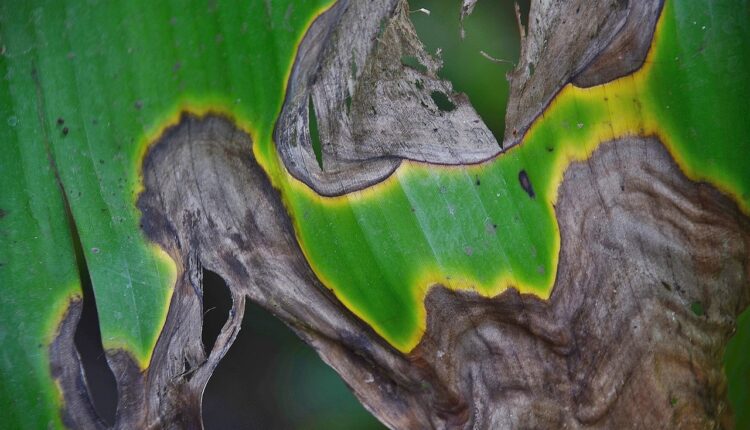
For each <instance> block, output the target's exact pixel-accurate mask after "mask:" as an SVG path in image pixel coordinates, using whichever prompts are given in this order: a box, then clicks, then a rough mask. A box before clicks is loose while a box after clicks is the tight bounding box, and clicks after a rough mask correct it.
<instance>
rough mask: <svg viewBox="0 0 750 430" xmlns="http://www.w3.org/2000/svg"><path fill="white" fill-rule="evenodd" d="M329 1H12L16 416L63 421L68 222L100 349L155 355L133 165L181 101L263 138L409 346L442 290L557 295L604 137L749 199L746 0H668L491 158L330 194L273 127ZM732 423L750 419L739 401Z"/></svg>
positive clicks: (372, 305) (4, 105) (735, 391)
mask: <svg viewBox="0 0 750 430" xmlns="http://www.w3.org/2000/svg"><path fill="white" fill-rule="evenodd" d="M331 2H332V1H331V0H320V1H312V0H310V1H294V0H274V1H251V2H239V1H233V0H226V1H210V2H207V3H206V2H202V1H193V0H189V1H181V0H180V1H178V0H167V1H164V2H156V3H155V2H150V1H145V0H116V1H107V2H103V1H96V0H92V1H86V2H84V1H75V0H74V1H69V2H52V1H43V0H37V1H29V2H22V1H18V2H4V3H2V4H0V43H2V46H1V47H0V50H1V51H2V57H0V71H2V74H1V75H0V76H2V78H3V80H2V81H1V82H0V112H1V113H2V117H0V121H1V122H0V124H2V126H0V138H1V139H2V142H0V145H2V149H3V157H0V169H2V170H0V174H1V176H2V179H0V181H2V188H1V190H2V192H1V193H0V241H2V245H1V246H0V285H2V293H3V294H2V296H0V345H1V346H2V352H0V358H2V361H0V377H1V378H2V379H1V380H0V411H2V412H0V414H2V415H1V416H2V423H3V424H6V423H9V424H8V427H11V428H15V427H28V428H39V427H45V426H48V425H49V426H52V427H59V426H60V425H61V424H60V421H59V417H58V414H57V410H58V409H59V407H60V402H61V400H60V396H59V392H58V390H57V388H56V387H55V386H54V383H53V381H52V379H51V375H50V370H49V365H48V358H47V349H48V346H49V342H50V341H51V339H52V337H53V336H54V334H55V330H56V327H57V323H58V322H59V321H60V318H61V317H62V315H63V313H64V310H65V307H66V305H67V302H68V301H69V300H70V299H71V298H72V297H74V296H75V295H79V294H80V286H79V276H78V273H77V267H78V266H77V264H76V257H75V253H74V251H73V240H74V237H73V235H72V234H71V232H72V231H73V230H72V229H71V225H74V226H75V227H76V228H77V232H78V234H79V239H80V243H81V246H82V250H83V255H82V258H84V259H85V262H86V264H87V266H88V268H89V270H90V276H91V280H92V283H93V289H94V293H95V295H96V301H97V305H98V308H99V316H100V325H101V331H102V340H103V344H104V347H105V348H107V349H112V348H122V349H124V350H126V351H128V352H129V353H130V354H131V355H132V356H133V357H134V358H135V359H136V360H137V362H138V363H139V364H140V365H141V366H142V367H146V366H147V365H148V362H149V359H150V356H151V353H152V350H153V347H154V344H155V342H156V338H157V336H158V334H159V331H160V330H161V327H162V325H163V322H164V318H165V316H166V311H167V306H168V303H169V299H170V295H171V291H172V285H173V283H174V279H175V276H176V268H175V265H174V263H173V262H172V261H171V259H170V258H169V257H168V256H167V255H166V253H165V252H164V251H163V250H160V249H159V248H157V247H156V246H154V245H153V244H150V243H148V241H147V240H146V239H145V237H144V236H143V234H142V232H141V230H140V228H139V217H140V214H139V213H138V211H137V209H136V207H135V200H136V198H137V193H138V192H139V190H140V186H141V185H140V177H139V169H140V163H141V161H142V157H143V154H144V152H145V149H146V146H147V145H148V144H149V143H152V142H153V141H154V140H155V139H156V138H158V136H159V135H160V133H161V132H162V131H163V130H164V129H165V128H166V127H168V126H169V125H171V124H174V123H175V122H176V121H177V119H178V116H179V113H180V112H181V111H185V110H188V111H192V112H195V113H199V114H200V113H206V112H209V111H214V112H220V113H224V114H227V115H229V116H231V117H232V118H234V119H235V120H236V122H237V124H238V126H240V127H241V128H243V129H245V130H247V131H248V132H249V133H250V134H251V136H252V137H253V140H254V143H255V146H254V149H255V153H256V156H257V157H258V160H259V162H260V163H261V165H262V166H263V167H264V168H265V169H266V171H267V173H268V174H269V176H270V177H271V179H272V181H273V182H274V184H275V185H276V186H277V187H279V188H280V189H281V190H282V192H283V197H284V199H285V200H286V203H287V204H288V206H289V208H290V212H291V216H292V218H293V221H294V225H295V228H296V229H297V234H298V238H299V240H300V244H301V247H302V249H303V251H304V252H305V254H306V256H307V257H308V259H309V260H310V263H311V265H312V267H313V268H314V269H315V271H316V273H317V274H318V275H319V277H320V278H321V279H322V280H323V281H324V282H325V283H326V285H327V286H328V287H329V288H331V289H332V290H333V291H334V293H335V294H336V295H337V297H339V299H340V300H341V301H342V302H343V303H344V304H345V305H346V306H348V307H349V308H350V309H351V310H352V311H353V312H354V313H355V314H357V315H359V316H360V317H361V318H362V319H363V320H364V321H365V322H367V323H368V324H370V325H371V326H372V327H373V328H374V329H375V330H376V331H377V332H378V333H379V334H381V335H382V336H383V337H384V338H385V339H386V340H388V341H389V342H391V343H392V344H393V345H394V346H395V347H397V348H399V349H401V350H402V351H409V350H410V349H411V348H412V347H413V346H414V345H416V343H417V342H418V341H419V339H420V336H421V334H422V331H423V329H424V317H425V315H424V307H423V303H422V299H423V297H424V295H425V293H426V289H427V288H429V287H430V286H431V285H432V284H433V283H436V282H440V283H443V284H445V285H448V286H449V287H452V288H464V289H474V290H475V291H477V292H478V293H480V294H483V295H488V296H490V295H494V294H497V293H499V292H501V291H502V290H504V289H505V288H507V287H515V288H519V289H521V290H523V291H525V292H530V293H535V294H537V295H539V296H540V297H547V296H548V295H549V293H550V290H551V288H552V285H553V283H554V276H555V272H556V270H557V267H556V266H557V255H558V251H559V247H560V243H559V232H558V229H557V224H556V221H555V217H554V211H553V206H552V204H553V203H554V201H555V198H556V190H557V186H558V184H559V182H560V180H561V175H562V173H563V172H564V169H565V168H566V167H567V165H568V164H569V163H570V162H571V161H573V160H581V159H585V158H587V157H588V156H589V155H590V154H591V153H592V152H593V151H594V150H595V149H596V147H597V145H598V144H599V143H601V142H602V141H606V140H611V139H612V138H615V137H620V136H626V135H644V134H655V135H658V136H659V137H660V138H661V139H662V141H663V142H664V143H665V144H666V145H667V147H668V148H669V150H670V151H671V153H672V154H673V156H674V157H675V159H676V160H677V162H678V163H679V164H680V166H681V167H682V168H683V170H684V171H685V172H686V173H687V174H688V175H689V176H690V177H691V178H693V179H695V180H703V181H707V182H710V183H712V184H714V185H716V186H718V187H719V188H721V189H722V190H724V191H725V192H727V193H729V194H730V195H731V196H733V197H734V198H735V199H736V201H737V202H738V203H739V204H740V205H741V207H743V209H744V210H745V211H746V212H747V211H748V208H749V207H750V168H748V157H747V152H748V150H749V149H750V144H749V143H748V138H747V136H748V135H750V121H748V120H747V112H746V109H745V105H746V103H747V102H746V100H748V97H750V87H749V85H750V81H749V80H748V79H747V76H748V70H749V69H750V64H749V63H750V52H749V51H750V44H748V43H747V40H748V39H749V36H750V35H749V34H748V32H749V31H750V30H748V28H749V21H748V19H747V17H748V5H747V2H746V1H744V0H732V1H726V2H721V3H720V4H719V3H716V2H709V1H708V0H701V1H691V0H667V3H666V6H665V11H664V12H663V16H662V17H661V19H660V21H659V26H658V30H657V35H656V40H655V44H654V46H653V47H652V51H651V53H650V56H649V58H648V60H647V62H646V64H645V65H644V67H643V68H642V69H641V70H640V71H638V72H636V73H635V74H633V75H632V76H628V77H624V78H622V79H620V80H617V81H615V82H612V83H608V84H606V85H602V86H599V87H595V88H592V89H587V90H583V89H578V88H575V87H573V86H567V87H565V88H564V89H563V91H562V92H561V93H560V94H558V96H557V97H556V99H555V100H554V101H553V103H552V104H551V105H550V106H549V108H548V109H547V111H546V112H545V115H544V117H543V118H541V119H540V120H539V121H537V122H536V124H535V125H534V126H533V127H532V129H531V130H530V131H529V132H528V134H527V135H526V136H525V138H524V141H523V142H522V143H521V144H520V145H519V146H518V147H516V148H514V149H512V150H510V151H509V152H507V153H504V154H502V155H500V156H498V157H497V158H495V159H494V160H491V161H489V162H487V163H484V164H482V165H478V166H466V167H455V168H446V167H440V166H430V165H424V164H418V163H404V165H403V166H402V167H401V168H399V170H398V171H397V172H396V173H395V174H394V175H393V176H392V177H390V178H389V179H387V180H386V181H384V182H383V183H381V184H378V185H376V186H374V187H371V188H369V189H367V190H363V191H359V192H356V193H353V194H351V195H347V196H343V197H338V198H323V197H320V196H318V195H316V194H315V193H313V192H312V191H311V190H310V189H309V188H307V187H306V186H305V185H303V184H301V183H299V182H297V181H296V180H294V179H293V178H292V177H291V176H289V175H288V173H287V172H286V170H285V169H284V168H283V166H282V165H281V164H280V162H279V160H278V158H277V156H276V153H275V149H274V146H273V144H272V140H271V138H272V131H273V126H274V121H275V119H276V116H277V114H278V112H279V111H280V108H281V104H282V102H283V97H284V88H285V84H286V79H287V77H288V74H289V70H290V67H291V64H292V61H293V59H294V55H295V49H296V46H297V44H298V42H299V41H300V39H301V37H302V35H303V34H304V31H305V29H306V28H307V26H308V25H309V23H310V22H311V21H312V19H314V17H315V16H316V15H317V14H318V13H320V12H321V11H322V10H324V8H325V7H327V6H328V5H330V3H331ZM406 60H407V62H408V59H406ZM417 66H418V65H417ZM459 89H461V88H459ZM344 108H345V107H343V106H342V109H344ZM498 127H500V128H501V125H500V126H496V127H495V128H493V129H496V128H498ZM495 131H496V132H497V130H495ZM321 161H322V163H323V164H324V163H325V160H324V159H322V158H321ZM66 202H67V203H68V204H69V208H70V212H69V213H68V212H66V208H65V203H66ZM741 321H742V326H741V328H740V335H739V336H738V337H737V340H736V341H735V343H734V344H733V345H731V346H730V353H729V354H728V355H727V366H728V374H729V375H730V382H731V385H730V394H731V395H732V398H733V400H734V401H735V402H738V401H743V400H742V399H744V401H745V402H747V399H748V397H749V396H748V386H750V384H748V381H749V379H748V378H749V375H750V368H749V366H750V363H748V361H747V360H744V359H742V358H741V354H742V353H741V351H743V350H747V348H748V342H750V340H749V339H748V336H747V333H748V331H750V318H748V317H747V316H745V317H743V319H742V320H741ZM737 342H741V343H737ZM742 342H744V343H742ZM741 381H744V382H745V383H744V384H742V383H741ZM743 404H746V403H735V405H743ZM736 409H738V410H742V409H743V408H741V407H737V408H736ZM738 424H739V425H750V416H748V414H744V415H743V414H742V413H740V414H738ZM4 426H5V425H4Z"/></svg>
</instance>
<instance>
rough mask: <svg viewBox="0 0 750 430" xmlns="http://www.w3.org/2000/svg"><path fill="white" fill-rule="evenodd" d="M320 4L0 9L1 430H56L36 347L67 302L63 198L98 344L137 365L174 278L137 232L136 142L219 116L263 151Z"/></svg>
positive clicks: (128, 2)
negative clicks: (199, 117)
mask: <svg viewBox="0 0 750 430" xmlns="http://www.w3.org/2000/svg"><path fill="white" fill-rule="evenodd" d="M329 3H330V0H328V1H291V0H289V1H285V0H278V1H274V2H264V1H253V2H240V1H222V2H204V1H187V2H186V1H177V0H173V1H165V2H156V3H155V2H151V1H143V0H122V1H106V2H104V1H101V2H98V1H69V2H54V1H43V0H40V1H29V2H2V3H0V43H2V46H1V47H0V50H1V51H2V57H0V68H1V69H0V70H2V73H1V74H0V76H1V77H2V81H0V112H2V118H1V119H2V122H3V123H2V125H1V126H0V138H2V142H1V143H0V145H2V149H3V156H2V157H0V168H1V169H2V170H0V174H1V175H0V176H2V192H0V209H1V210H2V212H1V213H2V218H0V243H1V244H2V245H0V264H1V266H0V285H2V293H3V294H2V296H0V345H2V352H0V357H2V360H1V361H0V375H1V379H0V423H1V424H2V425H0V426H2V427H4V428H46V427H47V425H48V424H50V425H51V426H52V427H59V426H60V421H59V417H58V410H59V407H60V402H61V399H60V394H59V392H58V390H57V388H56V387H55V386H54V383H53V381H52V379H51V376H50V370H49V361H48V358H47V350H48V347H49V343H50V341H51V339H52V337H53V336H54V334H55V332H56V328H57V324H58V323H59V321H60V319H61V317H62V315H63V313H64V311H65V308H66V307H67V303H68V301H69V300H70V299H71V298H72V297H73V296H75V295H80V286H79V281H78V273H77V265H76V261H75V254H74V252H73V245H72V241H71V230H70V225H69V223H68V219H67V217H66V212H65V209H64V208H65V206H64V202H63V195H64V198H66V199H67V201H68V202H69V205H70V211H71V222H72V223H74V224H75V226H76V227H77V231H78V233H79V234H80V242H81V244H82V249H83V257H84V258H85V260H86V264H87V266H88V268H89V270H90V276H91V280H92V283H93V289H94V293H95V296H96V301H97V306H98V309H99V316H100V327H101V333H102V341H103V344H104V347H105V348H106V349H112V348H122V349H124V350H126V351H128V352H129V353H130V354H131V355H132V356H133V357H134V358H135V359H136V361H137V362H138V363H139V364H140V365H141V366H142V367H146V366H147V365H148V361H149V359H150V356H151V352H152V349H153V347H154V344H155V342H156V338H157V336H158V334H159V331H160V330H161V327H162V325H163V323H164V319H165V317H166V310H167V306H168V303H169V299H170V295H171V291H172V286H173V284H174V280H175V275H176V269H175V266H174V263H173V262H172V261H171V260H170V259H169V257H167V256H166V254H165V253H164V251H162V250H160V249H158V248H157V247H156V246H154V245H152V244H150V243H148V242H147V240H146V239H145V237H144V236H143V234H142V232H141V230H140V228H139V218H140V214H139V213H138V211H137V209H136V207H135V200H136V198H137V192H138V191H139V187H140V178H139V169H140V163H141V159H142V156H143V153H144V149H145V146H146V144H148V143H149V142H150V141H152V140H153V139H154V138H155V137H156V136H157V135H158V133H160V132H161V130H162V129H163V128H164V126H165V125H166V124H169V123H170V122H172V121H174V120H175V119H176V117H177V114H178V113H179V111H180V110H183V109H191V110H194V111H199V112H204V111H207V110H217V111H222V112H231V114H232V115H233V116H234V117H235V118H237V119H238V120H241V122H243V123H246V124H255V125H257V131H258V133H253V137H254V138H255V139H260V140H265V141H266V142H269V141H270V136H271V130H272V126H273V122H274V120H275V116H276V115H277V113H278V112H279V110H280V107H281V102H282V100H283V96H284V85H285V82H286V77H287V75H288V72H289V70H290V67H291V64H292V62H293V59H294V54H295V49H296V45H297V43H298V42H299V40H300V39H301V37H302V35H303V34H304V31H305V29H306V28H307V26H308V24H309V23H310V22H311V20H312V19H313V18H314V17H315V16H316V14H318V13H319V12H320V11H321V10H322V9H323V8H324V7H326V6H327V5H328V4H329ZM265 147H266V148H269V147H270V145H269V144H266V145H265ZM52 163H54V165H55V167H56V172H57V175H59V181H60V184H58V181H57V180H56V177H55V175H56V173H55V169H53V167H52ZM61 186H62V187H64V194H63V193H61V188H60V187H61Z"/></svg>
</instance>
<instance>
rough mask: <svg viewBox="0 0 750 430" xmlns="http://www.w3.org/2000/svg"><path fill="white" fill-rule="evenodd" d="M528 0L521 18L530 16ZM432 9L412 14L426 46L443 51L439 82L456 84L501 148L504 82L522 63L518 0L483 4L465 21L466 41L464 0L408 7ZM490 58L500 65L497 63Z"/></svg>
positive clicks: (419, 1) (413, 2)
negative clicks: (517, 18)
mask: <svg viewBox="0 0 750 430" xmlns="http://www.w3.org/2000/svg"><path fill="white" fill-rule="evenodd" d="M528 3H529V2H528V0H525V1H522V2H521V14H522V15H523V14H524V11H525V13H526V16H528ZM421 8H425V9H428V10H429V11H430V14H429V15H427V14H423V13H412V14H410V17H411V20H412V22H413V23H414V27H415V28H416V30H417V35H418V36H419V38H420V40H421V41H422V43H423V44H424V45H425V47H426V49H427V51H428V52H430V53H433V54H434V53H436V52H437V51H438V49H440V50H441V57H442V59H443V64H444V65H443V68H442V69H440V71H439V72H438V76H439V77H440V78H443V79H446V80H448V81H450V82H451V83H452V84H453V88H454V90H455V91H456V92H462V93H464V94H466V95H467V96H468V97H469V100H470V101H471V104H472V106H473V107H474V109H475V110H476V111H477V113H478V114H479V116H480V117H481V118H482V120H483V121H484V123H485V124H486V125H487V127H488V128H489V129H490V131H491V132H492V133H493V134H494V135H495V138H496V140H497V141H498V144H500V145H502V141H503V134H504V132H505V109H506V105H507V103H508V90H509V85H508V81H507V79H506V78H505V75H506V73H507V72H509V71H510V70H511V69H512V68H513V65H514V64H516V63H518V56H519V52H520V43H521V41H520V36H519V32H518V24H517V23H516V16H515V7H514V3H513V0H497V1H483V2H482V1H480V2H477V4H476V6H475V8H474V12H473V13H472V14H471V15H469V16H468V17H466V19H465V20H464V30H465V38H464V39H463V40H462V39H461V34H460V33H461V32H460V20H459V19H460V11H461V1H460V0H409V9H410V10H418V9H421ZM482 52H484V53H485V54H486V55H487V56H489V57H490V58H494V59H498V60H501V61H492V60H490V59H489V58H488V57H487V56H485V55H483V54H482Z"/></svg>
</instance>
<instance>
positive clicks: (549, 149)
mask: <svg viewBox="0 0 750 430" xmlns="http://www.w3.org/2000/svg"><path fill="white" fill-rule="evenodd" d="M554 150H555V148H553V147H551V146H548V147H547V152H552V151H554Z"/></svg>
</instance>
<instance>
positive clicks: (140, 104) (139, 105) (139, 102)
mask: <svg viewBox="0 0 750 430" xmlns="http://www.w3.org/2000/svg"><path fill="white" fill-rule="evenodd" d="M134 106H135V108H136V109H138V110H141V108H143V100H136V101H135V104H134Z"/></svg>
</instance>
